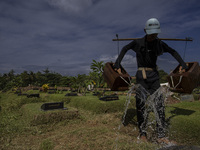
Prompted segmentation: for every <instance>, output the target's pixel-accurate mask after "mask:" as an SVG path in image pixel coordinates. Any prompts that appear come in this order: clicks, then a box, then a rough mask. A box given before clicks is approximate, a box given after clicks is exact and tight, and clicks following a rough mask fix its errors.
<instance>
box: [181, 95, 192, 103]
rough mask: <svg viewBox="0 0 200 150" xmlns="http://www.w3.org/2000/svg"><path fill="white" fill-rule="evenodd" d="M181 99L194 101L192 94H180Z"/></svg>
mask: <svg viewBox="0 0 200 150" xmlns="http://www.w3.org/2000/svg"><path fill="white" fill-rule="evenodd" d="M180 98H181V101H194V97H193V95H192V94H181V95H180Z"/></svg>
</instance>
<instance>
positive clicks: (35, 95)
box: [27, 94, 40, 98]
mask: <svg viewBox="0 0 200 150" xmlns="http://www.w3.org/2000/svg"><path fill="white" fill-rule="evenodd" d="M27 97H28V98H32V97H37V98H39V97H40V94H29V95H27Z"/></svg>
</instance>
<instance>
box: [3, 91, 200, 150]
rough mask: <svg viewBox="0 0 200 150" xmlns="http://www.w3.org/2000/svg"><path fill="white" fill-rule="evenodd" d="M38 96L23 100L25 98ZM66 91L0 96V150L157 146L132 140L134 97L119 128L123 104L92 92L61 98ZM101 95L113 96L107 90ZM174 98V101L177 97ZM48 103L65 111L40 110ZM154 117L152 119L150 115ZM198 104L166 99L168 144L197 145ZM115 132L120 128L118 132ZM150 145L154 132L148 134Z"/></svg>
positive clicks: (199, 129) (135, 132)
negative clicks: (62, 103) (174, 142)
mask: <svg viewBox="0 0 200 150" xmlns="http://www.w3.org/2000/svg"><path fill="white" fill-rule="evenodd" d="M35 93H36V94H39V95H40V96H39V97H27V94H35ZM67 93H70V91H62V92H61V91H60V92H57V93H51V94H50V93H43V92H40V91H39V90H29V91H23V92H22V94H20V95H17V94H15V93H14V92H13V91H8V92H4V93H3V92H1V93H0V149H3V150H27V149H31V150H39V149H40V150H51V149H55V150H65V149H66V150H68V149H69V150H72V149H73V150H76V149H77V150H80V149H81V150H103V149H104V150H109V149H119V150H121V149H127V150H129V149H134V150H146V149H147V150H155V149H158V148H160V147H161V146H160V145H158V144H157V143H155V142H154V141H152V142H147V143H144V142H141V141H140V140H138V139H137V137H138V128H137V121H136V109H135V98H134V96H132V97H131V103H130V104H129V107H128V110H127V114H126V117H125V121H124V125H121V126H120V124H121V123H122V117H123V115H124V110H125V106H124V104H125V102H126V99H127V96H126V94H124V92H118V96H119V100H113V101H102V100H99V97H98V96H96V95H94V93H93V92H87V93H86V95H85V96H80V95H79V96H65V95H66V94H67ZM105 94H108V95H109V94H113V93H112V92H111V91H106V93H105ZM176 97H178V96H177V95H176ZM47 102H64V107H65V108H67V109H62V110H61V109H58V110H49V111H42V110H41V105H42V104H44V103H47ZM151 117H152V118H153V115H152V116H150V119H151ZM199 118H200V101H199V100H198V99H195V101H192V102H190V101H180V100H177V99H175V98H173V97H169V98H168V100H167V103H166V119H167V123H168V130H169V131H168V136H169V139H171V140H174V141H176V142H177V144H178V145H196V146H200V119H199ZM119 127H120V129H119ZM150 132H151V133H150V136H149V137H148V138H149V139H150V140H151V136H153V134H154V133H153V131H150Z"/></svg>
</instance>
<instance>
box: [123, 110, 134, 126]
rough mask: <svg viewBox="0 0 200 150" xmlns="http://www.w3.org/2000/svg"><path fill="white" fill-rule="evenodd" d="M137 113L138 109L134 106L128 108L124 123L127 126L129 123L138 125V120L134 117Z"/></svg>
mask: <svg viewBox="0 0 200 150" xmlns="http://www.w3.org/2000/svg"><path fill="white" fill-rule="evenodd" d="M136 115H137V111H136V109H133V108H130V109H128V110H127V112H126V116H125V119H124V121H123V125H124V126H127V125H128V124H131V125H137V120H135V119H134V118H135V116H136ZM122 119H123V118H122Z"/></svg>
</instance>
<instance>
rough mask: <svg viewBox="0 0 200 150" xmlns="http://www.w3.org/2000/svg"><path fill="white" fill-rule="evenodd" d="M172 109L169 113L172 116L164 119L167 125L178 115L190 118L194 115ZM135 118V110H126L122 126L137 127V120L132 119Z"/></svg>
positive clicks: (190, 111)
mask: <svg viewBox="0 0 200 150" xmlns="http://www.w3.org/2000/svg"><path fill="white" fill-rule="evenodd" d="M173 108H174V110H172V111H170V113H171V114H172V115H171V116H170V117H169V118H167V119H166V123H167V124H168V123H169V122H170V120H171V119H172V118H173V117H175V116H179V115H184V116H190V115H192V114H193V113H195V111H194V110H189V109H183V108H178V107H173ZM135 116H137V111H136V109H133V108H130V109H128V110H127V112H126V116H125V119H124V121H123V125H124V126H127V125H128V124H132V125H137V119H134V118H135Z"/></svg>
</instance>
